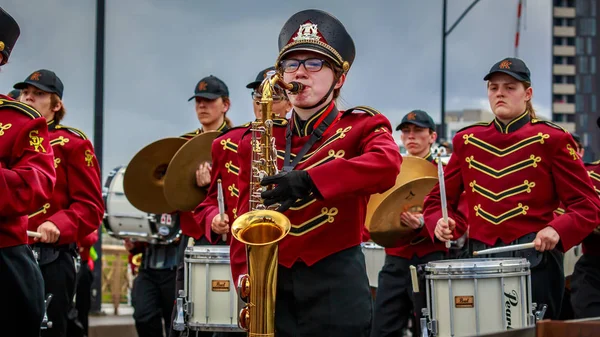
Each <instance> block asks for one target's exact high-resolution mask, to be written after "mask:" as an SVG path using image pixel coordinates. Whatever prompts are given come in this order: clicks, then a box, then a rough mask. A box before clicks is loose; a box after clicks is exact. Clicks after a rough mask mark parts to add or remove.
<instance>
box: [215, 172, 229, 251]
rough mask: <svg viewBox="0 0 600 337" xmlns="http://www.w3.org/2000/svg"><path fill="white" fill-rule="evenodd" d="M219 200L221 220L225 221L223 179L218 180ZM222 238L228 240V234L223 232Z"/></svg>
mask: <svg viewBox="0 0 600 337" xmlns="http://www.w3.org/2000/svg"><path fill="white" fill-rule="evenodd" d="M217 201H218V203H219V215H221V221H223V220H225V198H224V197H223V185H222V184H221V179H219V180H217ZM222 239H223V241H225V242H227V234H223V236H222Z"/></svg>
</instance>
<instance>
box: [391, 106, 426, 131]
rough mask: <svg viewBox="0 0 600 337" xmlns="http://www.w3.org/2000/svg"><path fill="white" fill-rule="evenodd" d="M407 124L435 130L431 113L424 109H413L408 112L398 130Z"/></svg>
mask: <svg viewBox="0 0 600 337" xmlns="http://www.w3.org/2000/svg"><path fill="white" fill-rule="evenodd" d="M406 124H414V125H416V126H418V127H421V128H427V129H431V130H433V131H435V123H434V122H433V119H432V118H431V116H429V114H428V113H427V112H425V111H423V110H413V111H411V112H409V113H407V114H406V115H405V116H404V117H403V118H402V122H400V124H398V126H397V127H396V131H399V130H400V129H402V127H403V126H404V125H406Z"/></svg>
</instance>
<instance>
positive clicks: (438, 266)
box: [425, 258, 529, 275]
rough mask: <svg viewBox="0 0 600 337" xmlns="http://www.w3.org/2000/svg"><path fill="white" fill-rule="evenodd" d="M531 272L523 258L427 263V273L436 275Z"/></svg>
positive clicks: (527, 262)
mask: <svg viewBox="0 0 600 337" xmlns="http://www.w3.org/2000/svg"><path fill="white" fill-rule="evenodd" d="M527 270H529V261H527V259H522V258H488V259H464V260H440V261H433V262H429V263H427V265H426V266H425V271H426V272H427V273H429V274H434V275H453V274H488V273H510V272H522V271H527Z"/></svg>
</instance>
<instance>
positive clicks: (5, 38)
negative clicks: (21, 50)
mask: <svg viewBox="0 0 600 337" xmlns="http://www.w3.org/2000/svg"><path fill="white" fill-rule="evenodd" d="M20 34H21V30H20V29H19V24H18V23H17V21H15V19H14V18H13V17H12V16H10V14H8V13H7V12H6V11H5V10H4V9H2V8H1V7H0V54H2V58H3V59H2V62H0V65H3V64H5V63H6V62H8V57H9V56H10V53H11V52H12V50H13V48H14V46H15V44H16V43H17V39H19V35H20Z"/></svg>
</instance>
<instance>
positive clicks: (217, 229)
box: [195, 67, 292, 281]
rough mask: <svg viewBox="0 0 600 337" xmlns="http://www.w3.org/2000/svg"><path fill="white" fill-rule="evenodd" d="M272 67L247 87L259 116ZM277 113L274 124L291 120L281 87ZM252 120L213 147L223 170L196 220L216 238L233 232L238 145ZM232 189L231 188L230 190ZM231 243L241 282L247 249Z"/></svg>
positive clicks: (214, 159)
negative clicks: (221, 205)
mask: <svg viewBox="0 0 600 337" xmlns="http://www.w3.org/2000/svg"><path fill="white" fill-rule="evenodd" d="M270 70H275V67H269V68H266V69H264V70H262V71H261V72H259V73H258V75H257V76H256V80H255V81H254V82H251V83H249V84H248V85H247V86H246V88H249V89H252V104H253V107H254V116H255V117H256V119H259V118H261V110H260V99H261V95H262V93H261V91H260V89H261V88H260V84H261V83H262V80H263V79H264V78H265V77H266V73H267V72H268V71H270ZM273 96H274V97H273V113H274V114H275V116H276V118H275V119H274V123H276V124H277V125H284V124H285V123H287V121H286V120H285V116H286V114H287V113H288V111H290V109H291V107H292V105H291V103H290V101H289V99H288V98H287V96H286V94H285V92H284V91H283V90H281V89H279V88H276V94H275V95H273ZM248 127H249V123H248V124H244V125H242V126H241V127H236V128H233V129H230V130H228V131H226V132H224V133H223V135H221V136H219V137H218V138H217V139H216V140H215V141H214V142H213V146H212V152H211V153H212V157H211V158H212V162H213V166H214V167H218V168H219V171H217V172H216V174H213V175H212V179H211V180H212V181H211V185H210V188H209V190H208V194H207V197H206V199H204V201H203V202H202V203H201V204H200V205H199V206H198V208H196V212H195V216H196V220H197V221H198V222H199V223H200V224H206V228H207V229H206V230H207V232H212V233H213V235H212V237H213V240H214V237H215V235H217V236H219V237H220V236H221V235H223V234H229V232H230V227H229V225H230V224H231V222H232V221H233V219H235V218H236V217H237V215H238V213H237V208H236V207H237V203H238V195H239V192H236V190H237V187H236V186H239V183H238V179H239V165H240V164H239V162H238V154H237V147H238V143H239V140H240V139H241V137H242V135H243V133H245V132H246V131H247V130H248ZM218 179H221V180H222V184H223V190H224V191H225V193H226V195H225V210H226V213H225V216H224V219H223V220H222V219H221V217H220V216H219V209H218V204H217V189H216V187H217V180H218ZM230 188H231V190H230ZM229 239H230V240H229V243H230V254H229V256H230V264H231V273H232V277H233V278H232V279H233V280H234V281H237V279H238V278H239V276H240V275H242V274H245V273H246V272H247V271H246V251H245V249H244V245H243V244H242V243H241V242H239V241H237V240H234V239H233V237H231V236H229Z"/></svg>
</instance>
